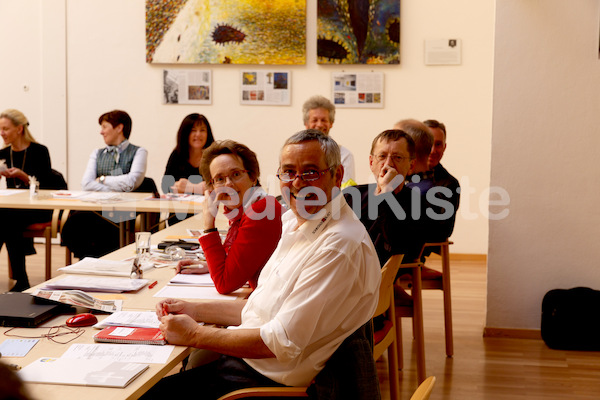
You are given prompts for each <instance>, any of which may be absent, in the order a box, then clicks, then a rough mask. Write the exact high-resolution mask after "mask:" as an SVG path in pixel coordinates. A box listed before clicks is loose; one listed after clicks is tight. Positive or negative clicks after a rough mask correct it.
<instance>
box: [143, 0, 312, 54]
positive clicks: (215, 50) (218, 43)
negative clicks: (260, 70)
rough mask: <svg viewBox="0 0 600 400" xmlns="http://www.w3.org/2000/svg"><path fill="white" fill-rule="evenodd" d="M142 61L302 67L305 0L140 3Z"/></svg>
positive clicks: (148, 0) (156, 0) (160, 0)
mask: <svg viewBox="0 0 600 400" xmlns="http://www.w3.org/2000/svg"><path fill="white" fill-rule="evenodd" d="M146 62H148V63H168V64H171V63H172V64H175V63H180V64H305V63H306V0H235V1H234V0H146Z"/></svg>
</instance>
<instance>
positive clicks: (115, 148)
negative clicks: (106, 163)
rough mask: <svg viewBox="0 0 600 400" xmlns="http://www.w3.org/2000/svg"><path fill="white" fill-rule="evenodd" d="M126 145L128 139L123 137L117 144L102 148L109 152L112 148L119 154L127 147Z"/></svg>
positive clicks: (127, 144)
mask: <svg viewBox="0 0 600 400" xmlns="http://www.w3.org/2000/svg"><path fill="white" fill-rule="evenodd" d="M127 146H129V140H128V139H125V140H123V141H122V142H121V143H120V144H118V145H117V146H106V149H104V151H105V152H107V153H110V152H112V151H113V150H116V151H117V153H119V154H121V153H122V152H123V151H124V150H125V149H126V148H127Z"/></svg>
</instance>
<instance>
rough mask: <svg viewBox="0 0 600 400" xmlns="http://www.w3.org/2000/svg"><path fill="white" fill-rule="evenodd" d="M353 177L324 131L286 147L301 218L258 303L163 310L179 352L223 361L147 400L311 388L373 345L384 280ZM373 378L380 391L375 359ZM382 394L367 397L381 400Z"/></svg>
mask: <svg viewBox="0 0 600 400" xmlns="http://www.w3.org/2000/svg"><path fill="white" fill-rule="evenodd" d="M343 174H344V169H343V167H342V166H341V160H340V150H339V147H338V145H337V144H336V143H335V141H334V140H333V139H331V138H329V137H328V136H325V135H323V134H322V133H320V132H319V131H316V130H306V131H301V132H298V133H297V134H295V135H293V136H292V137H290V138H289V139H288V140H287V141H286V142H285V144H284V146H283V148H282V150H281V156H280V167H279V171H278V174H277V176H278V178H279V180H280V181H281V183H280V187H281V191H282V193H283V197H284V198H285V199H286V201H287V202H288V204H289V206H290V210H291V212H287V213H285V214H283V215H282V217H281V219H282V224H283V226H282V234H281V240H280V241H279V244H278V245H277V248H276V249H275V251H274V252H273V254H272V256H271V258H270V259H269V261H267V264H266V265H265V267H264V268H263V270H262V271H261V274H260V277H259V279H258V286H257V288H256V289H255V290H254V291H253V292H252V294H251V295H250V297H249V298H248V299H247V300H244V301H211V302H206V301H205V302H202V303H192V302H186V301H181V300H175V299H167V300H163V301H161V302H160V303H158V304H157V307H156V310H157V315H158V317H159V318H160V319H161V325H160V327H161V330H162V331H163V333H164V335H165V337H166V339H167V341H168V342H169V343H171V344H178V345H186V346H193V347H196V348H200V349H206V350H211V351H214V352H217V353H220V354H221V356H220V357H219V358H218V359H217V360H216V361H213V362H210V363H208V364H205V365H202V366H198V367H197V368H193V369H191V370H188V371H184V372H181V373H179V374H175V375H171V376H169V377H167V378H164V379H163V380H161V381H160V382H159V383H158V384H157V385H156V386H154V387H153V388H152V389H150V391H149V392H148V393H146V395H144V396H143V397H142V398H143V399H148V398H159V396H170V397H173V396H177V395H178V394H180V395H187V394H188V393H192V392H194V391H200V393H201V395H202V398H206V399H216V398H218V397H219V396H221V395H223V394H225V393H228V392H230V391H232V390H236V389H240V388H243V387H255V386H285V385H290V386H309V385H310V384H311V382H312V381H313V379H315V377H316V376H317V374H318V373H319V372H320V371H321V370H322V369H323V368H324V366H325V365H326V363H327V361H328V360H329V359H330V357H331V356H332V354H333V353H334V352H335V351H336V350H337V349H338V347H339V346H340V345H341V344H342V342H343V341H344V340H345V339H346V338H347V337H349V336H350V335H353V338H354V337H355V336H354V335H356V333H359V334H361V335H362V337H363V339H364V340H367V338H366V337H364V332H363V331H364V330H363V329H362V327H363V325H365V323H367V322H368V321H369V320H370V319H371V317H372V315H373V312H374V310H375V308H376V306H377V301H378V296H379V284H380V281H381V272H380V266H379V262H378V260H377V254H376V252H375V249H374V247H373V243H372V242H371V239H370V238H369V235H368V233H367V232H366V230H365V228H364V226H363V225H362V224H361V223H360V222H359V221H357V220H356V217H355V216H354V214H353V211H352V209H350V207H348V205H347V204H346V201H345V199H344V197H343V196H341V195H340V193H339V187H340V184H341V181H342V176H343ZM198 321H202V322H206V323H207V324H216V325H228V326H229V328H228V329H222V328H215V327H211V326H206V325H205V326H202V325H198V323H197V322H198ZM365 371H370V372H371V374H370V377H372V378H373V381H374V382H375V386H377V385H376V383H377V377H376V370H375V366H374V361H373V357H372V356H371V355H368V357H366V358H364V361H363V360H362V359H361V373H363V374H364V373H365ZM340 386H344V387H340V390H342V391H344V390H347V389H346V388H345V387H346V386H347V387H350V385H340ZM361 386H364V385H361ZM357 390H362V391H364V390H365V389H364V387H361V388H358V389H357ZM374 390H376V392H377V393H373V392H369V393H365V394H364V395H362V397H361V398H367V399H371V398H378V397H377V396H378V394H379V393H378V390H377V389H374ZM354 395H356V393H354ZM340 396H341V397H339V398H348V396H351V394H346V396H345V397H344V394H341V395H340ZM355 398H358V397H355Z"/></svg>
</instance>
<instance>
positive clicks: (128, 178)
mask: <svg viewBox="0 0 600 400" xmlns="http://www.w3.org/2000/svg"><path fill="white" fill-rule="evenodd" d="M128 145H129V141H128V140H125V141H124V142H122V143H121V144H120V145H119V146H118V151H119V153H120V152H122V151H123V150H125V149H126V148H127V146H128ZM97 156H98V150H97V149H96V150H94V151H92V154H90V159H89V161H88V164H87V167H86V169H85V172H84V174H83V178H82V179H81V187H82V188H83V190H90V191H94V192H131V191H132V190H133V189H135V188H137V187H138V186H140V185H141V184H142V181H143V180H144V176H145V175H146V164H147V159H148V151H147V150H146V149H144V148H143V147H139V148H138V149H137V151H136V152H135V155H134V156H133V161H132V162H131V169H130V170H129V173H127V174H123V175H116V176H110V175H107V176H106V177H105V179H104V183H100V182H97V181H96V178H97V177H98V174H97V167H96V158H97Z"/></svg>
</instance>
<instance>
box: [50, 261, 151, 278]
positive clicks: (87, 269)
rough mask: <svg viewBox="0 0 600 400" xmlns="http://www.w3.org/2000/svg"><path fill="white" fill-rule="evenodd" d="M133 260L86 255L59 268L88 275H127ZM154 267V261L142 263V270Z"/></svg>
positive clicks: (71, 272) (70, 272)
mask: <svg viewBox="0 0 600 400" xmlns="http://www.w3.org/2000/svg"><path fill="white" fill-rule="evenodd" d="M132 263H133V262H132V260H126V261H114V260H104V259H98V258H93V257H85V258H83V259H82V260H81V261H78V262H76V263H75V264H71V265H68V266H66V267H62V268H59V269H58V270H59V271H64V272H66V273H67V274H87V275H110V276H126V277H129V276H130V275H131V267H132ZM152 268H154V263H152V262H147V263H143V264H142V270H143V271H148V270H149V269H152Z"/></svg>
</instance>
